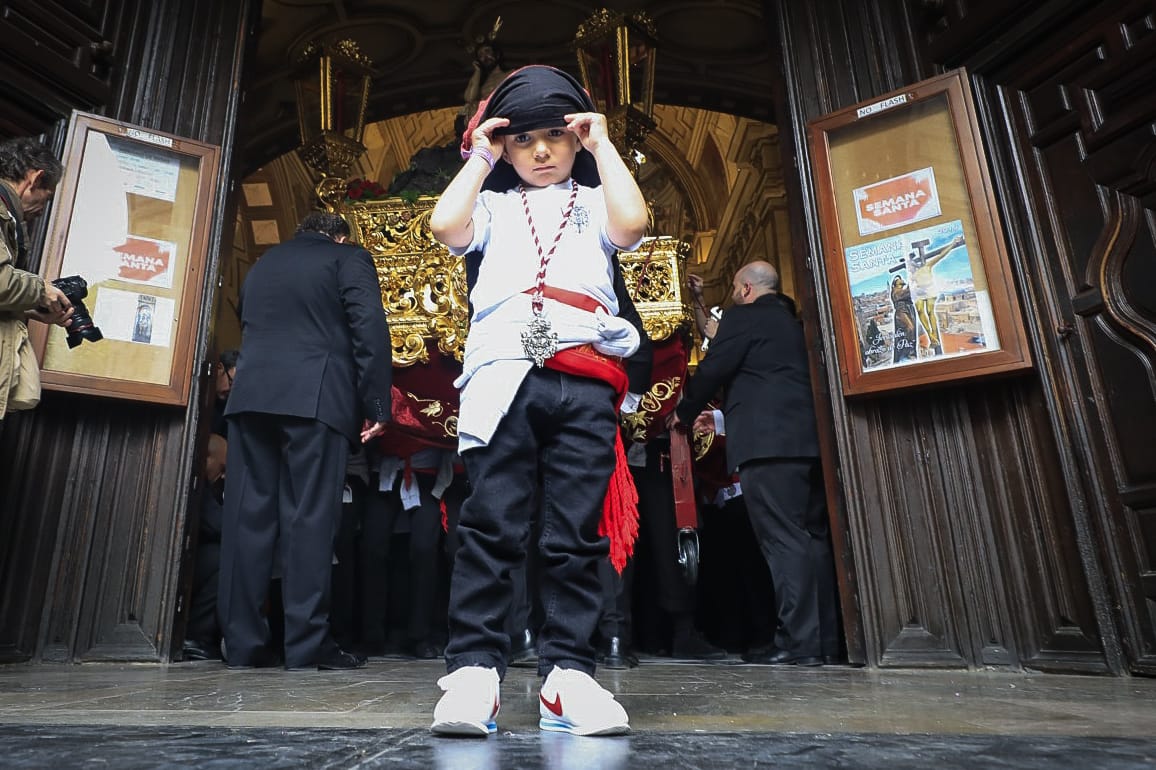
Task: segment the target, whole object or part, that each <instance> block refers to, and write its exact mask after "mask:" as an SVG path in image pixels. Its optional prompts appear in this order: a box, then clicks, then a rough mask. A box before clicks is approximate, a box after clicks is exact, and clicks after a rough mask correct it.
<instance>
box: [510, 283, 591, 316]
mask: <svg viewBox="0 0 1156 770" xmlns="http://www.w3.org/2000/svg"><path fill="white" fill-rule="evenodd" d="M522 293H523V294H533V293H534V290H533V289H526V290H525V291H524V292H522ZM542 296H543V297H545V298H547V299H552V300H554V301H555V302H561V303H562V304H563V305H569V306H570V307H576V308H578V309H579V310H585V311H586V312H587V313H593V312H594V311H596V310H598V309H599V308H602V309H603V310H606V307H605V306H604V305H603V304H602V303H601V302H599V301H598V300H596V299H594V298H593V297H591V296H588V295H586V294H583V293H582V292H579V291H570V290H569V289H559V288H558V287H556V286H543V287H542ZM607 312H609V311H607Z"/></svg>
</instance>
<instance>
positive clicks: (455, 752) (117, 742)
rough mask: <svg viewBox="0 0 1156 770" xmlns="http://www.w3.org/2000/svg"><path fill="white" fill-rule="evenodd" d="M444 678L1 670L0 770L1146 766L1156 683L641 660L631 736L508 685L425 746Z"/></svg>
mask: <svg viewBox="0 0 1156 770" xmlns="http://www.w3.org/2000/svg"><path fill="white" fill-rule="evenodd" d="M442 672H443V668H442V666H441V664H440V663H439V662H413V661H392V660H389V661H387V660H380V659H375V660H373V661H371V662H370V665H369V667H368V668H365V669H361V670H358V671H351V672H286V671H282V670H280V669H264V670H250V671H229V670H227V669H226V668H225V667H224V666H222V665H221V664H219V663H208V662H202V663H182V664H173V665H169V666H160V665H148V664H139V665H130V664H83V665H72V666H63V665H39V666H26V665H17V666H6V667H0V729H2V733H0V766H4V767H70V766H77V767H79V766H93V767H96V766H113V767H161V766H182V767H204V766H213V767H233V766H236V767H327V768H328V767H333V768H336V767H378V766H390V767H447V768H470V767H483V768H489V767H518V768H521V767H549V768H553V767H565V768H569V767H582V768H601V767H610V768H613V767H631V768H634V767H665V768H682V767H707V766H713V767H756V766H759V767H762V766H770V765H773V766H775V767H833V766H839V767H961V768H963V767H967V768H975V767H1055V766H1059V765H1060V764H1063V765H1067V766H1069V767H1071V768H1072V769H1073V770H1075V769H1076V768H1092V767H1112V768H1116V767H1148V766H1156V738H1154V737H1153V736H1154V735H1156V680H1146V679H1112V678H1099V677H1069V676H1056V675H1043V674H1008V673H991V672H978V673H966V672H922V671H921V672H916V671H871V670H863V669H852V668H845V667H824V668H819V669H797V668H772V667H765V666H744V665H726V664H723V665H685V664H672V663H660V662H656V661H646V662H644V663H643V665H641V666H640V667H638V668H636V669H634V670H631V671H623V672H618V671H603V672H599V680H600V681H601V682H602V683H603V684H604V685H605V686H606V687H608V688H609V689H611V690H613V691H614V692H615V693H616V694H617V695H618V697H619V699H620V700H621V701H622V702H623V704H624V705H625V706H626V708H627V710H628V711H629V712H630V715H631V724H632V726H633V729H634V733H633V735H631V736H629V737H628V738H619V739H594V738H572V737H570V736H558V735H547V734H540V733H539V731H538V729H537V718H538V717H537V712H538V710H537V679H536V677H535V676H534V674H533V672H532V671H531V670H526V669H511V670H510V673H509V675H508V676H507V678H506V681H505V682H504V683H503V685H502V711H501V714H500V716H499V720H498V721H499V727H500V732H499V735H498V736H495V737H494V738H490V739H488V740H461V739H458V740H454V739H444V738H433V737H432V736H430V735H429V734H428V732H427V731H426V729H425V728H426V727H427V726H428V724H429V719H430V714H431V712H432V710H433V704H434V702H435V701H436V699H437V697H438V695H439V694H440V692H439V690H438V689H437V687H436V685H435V681H436V679H437V677H438V676H440V675H441V673H442Z"/></svg>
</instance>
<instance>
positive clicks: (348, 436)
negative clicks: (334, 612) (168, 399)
mask: <svg viewBox="0 0 1156 770" xmlns="http://www.w3.org/2000/svg"><path fill="white" fill-rule="evenodd" d="M348 237H349V225H348V224H347V223H346V222H345V220H344V219H342V218H341V217H340V216H337V215H336V214H325V213H320V212H315V213H312V214H309V215H308V216H306V217H305V219H304V220H303V221H302V222H301V225H300V227H299V228H298V230H297V234H296V237H294V238H293V240H291V241H288V242H286V243H283V244H281V245H279V246H276V247H274V248H272V249H270V250H269V251H267V252H266V253H265V254H264V255H263V256H262V257H261V259H260V260H259V261H258V262H257V263H256V264H255V265H254V266H253V267H252V269H251V270H250V271H249V274H248V276H247V277H246V278H245V283H244V286H243V287H242V289H241V335H242V336H241V355H240V358H239V359H238V361H237V374H236V376H235V378H234V380H233V389H232V392H231V393H230V394H229V401H228V406H227V407H226V410H225V415H226V417H227V419H228V420H229V466H228V483H227V484H226V485H225V510H224V517H223V518H224V526H223V530H222V533H221V577H220V580H221V582H220V591H219V598H218V604H219V611H220V614H221V630H222V633H223V635H224V638H225V650H226V660H227V661H228V664H229V666H230V667H231V668H250V667H255V666H266V665H271V664H273V663H274V662H275V658H274V655H275V651H270V650H268V647H267V644H268V640H269V628H268V623H267V622H266V620H265V618H264V617H262V615H261V607H262V605H263V604H264V601H265V598H266V595H267V593H268V587H269V581H270V579H271V577H272V573H273V565H274V563H275V559H274V554H275V553H276V554H277V555H279V557H280V559H279V562H280V565H281V572H282V576H281V584H282V591H281V595H282V599H283V603H284V608H285V650H284V652H285V667H286V668H290V669H294V668H305V667H314V666H316V667H317V668H319V669H345V668H358V667H360V666H363V665H365V658H363V657H361V656H357V655H353V654H351V653H348V652H344V651H342V650H341V649H340V648H339V647H338V646H337V644H336V642H334V641H333V639H332V637H331V635H330V631H329V600H330V576H331V570H330V565H331V561H332V558H333V544H334V538H335V537H336V534H337V525H338V522H339V521H340V517H341V493H342V490H343V488H344V481H345V465H346V461H347V459H348V456H349V448H350V445H351V444H353V443H355V442H357V441H358V440H360V441H362V442H365V441H368V440H370V439H372V438H374V437H376V436H378V435H380V434H381V432H382V430H383V429H384V427H385V423H386V422H387V421H388V420H389V414H390V379H391V374H392V361H391V347H390V343H389V330H388V328H387V326H386V318H385V311H384V310H383V309H382V304H381V289H380V287H379V285H378V282H377V271H376V269H375V268H374V265H373V260H372V259H371V258H370V256H369V253H368V252H367V251H365V250H364V249H361V248H358V247H355V246H352V245H349V244H346V243H345V240H346V239H347V238H348Z"/></svg>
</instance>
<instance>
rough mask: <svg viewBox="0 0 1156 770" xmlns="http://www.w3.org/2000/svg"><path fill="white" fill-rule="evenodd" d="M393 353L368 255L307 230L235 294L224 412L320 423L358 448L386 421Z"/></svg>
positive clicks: (264, 259)
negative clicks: (365, 431) (233, 357)
mask: <svg viewBox="0 0 1156 770" xmlns="http://www.w3.org/2000/svg"><path fill="white" fill-rule="evenodd" d="M391 356H392V350H391V346H390V342H389V329H388V327H387V325H386V318H385V311H384V309H383V308H382V305H381V288H380V287H379V285H378V283H377V272H376V270H375V268H374V266H373V260H372V258H371V257H370V256H369V252H367V251H365V249H362V248H358V247H356V246H352V245H348V244H339V243H335V242H334V241H332V240H331V239H330V238H328V237H326V236H325V235H322V234H321V233H314V232H306V233H302V234H300V235H298V236H297V237H295V238H294V239H293V240H291V241H287V242H286V243H283V244H281V245H279V246H275V247H273V248H272V249H269V251H267V252H265V254H264V255H262V256H261V258H260V259H259V260H258V261H257V264H255V265H253V267H252V268H251V269H250V270H249V274H248V276H246V278H245V283H244V285H243V286H242V288H241V356H240V358H239V359H238V361H237V374H236V377H235V378H234V381H233V390H232V392H231V393H230V394H229V401H228V405H227V407H226V409H225V414H226V415H234V414H241V413H243V412H260V413H263V414H276V415H287V416H292V417H306V418H311V419H315V420H318V421H320V422H323V423H325V424H326V425H328V426H330V427H331V428H333V429H334V430H336V431H338V432H340V433H343V434H345V435H346V436H347V437H349V439H350V441H356V440H357V438H358V435H359V431H360V429H361V423H362V419H363V418H364V419H368V420H370V421H372V422H378V421H385V420H388V419H389V416H390V390H389V389H390V381H391V377H392V373H393V370H392V358H391Z"/></svg>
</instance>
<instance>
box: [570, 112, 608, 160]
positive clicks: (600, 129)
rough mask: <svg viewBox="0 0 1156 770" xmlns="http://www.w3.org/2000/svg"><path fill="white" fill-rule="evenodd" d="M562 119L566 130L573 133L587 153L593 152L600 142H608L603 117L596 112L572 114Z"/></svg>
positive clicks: (604, 118)
mask: <svg viewBox="0 0 1156 770" xmlns="http://www.w3.org/2000/svg"><path fill="white" fill-rule="evenodd" d="M562 118H563V120H565V121H566V129H567V130H568V131H573V132H574V133H575V134H576V135H577V136H578V140H579V141H580V142H582V146H583V147H585V148H586V149H587V150H588V151H590V152H594V151H595V150H597V149H598V146H599V145H600V144H601V143H602V142H604V141H608V138H607V131H606V116H605V115H603V114H601V113H598V112H574V113H571V114H569V115H563V116H562Z"/></svg>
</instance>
